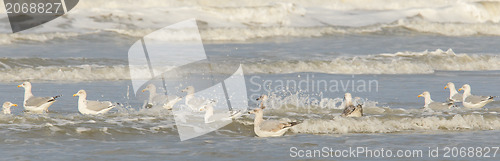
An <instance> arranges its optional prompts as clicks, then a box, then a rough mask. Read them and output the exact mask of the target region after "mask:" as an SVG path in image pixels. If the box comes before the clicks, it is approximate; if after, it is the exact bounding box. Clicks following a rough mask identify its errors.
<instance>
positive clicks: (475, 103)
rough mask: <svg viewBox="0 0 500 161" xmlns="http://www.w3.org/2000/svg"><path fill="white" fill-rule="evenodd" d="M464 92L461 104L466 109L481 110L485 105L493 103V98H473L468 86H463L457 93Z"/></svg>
mask: <svg viewBox="0 0 500 161" xmlns="http://www.w3.org/2000/svg"><path fill="white" fill-rule="evenodd" d="M461 90H464V94H463V96H462V97H463V98H462V104H463V105H464V107H467V108H481V107H483V106H485V105H486V104H488V103H490V102H493V98H494V97H493V96H474V95H472V94H471V88H470V85H468V84H464V85H463V86H462V88H460V89H458V91H461Z"/></svg>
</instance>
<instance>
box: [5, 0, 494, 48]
mask: <svg viewBox="0 0 500 161" xmlns="http://www.w3.org/2000/svg"><path fill="white" fill-rule="evenodd" d="M187 6H189V7H187ZM89 11H92V12H89ZM159 15H161V17H165V18H164V19H158V16H159ZM191 18H196V19H197V20H198V22H199V23H198V25H199V28H200V33H201V35H202V38H203V40H208V41H210V40H212V41H245V40H251V39H256V38H269V37H282V36H293V37H315V36H325V35H332V34H358V33H379V32H384V33H385V32H388V31H389V32H403V33H404V32H405V31H407V30H411V31H414V32H417V33H433V34H440V35H447V36H470V35H500V29H499V23H500V2H495V1H475V0H471V1H461V0H460V1H459V0H457V1H443V2H435V1H430V0H429V1H419V2H412V3H408V2H403V1H394V0H379V1H369V2H367V1H325V0H316V1H307V2H306V1H300V0H297V1H289V2H286V3H274V2H268V1H256V2H253V1H252V2H234V1H226V0H221V1H217V2H199V1H194V2H186V1H180V0H170V1H161V2H158V1H138V2H135V1H127V3H123V1H121V0H110V1H96V0H90V1H82V2H80V4H78V5H77V6H76V7H75V8H74V9H73V10H72V11H70V12H69V13H68V14H66V15H65V16H64V18H58V19H56V20H54V21H51V22H49V23H46V24H44V25H42V26H40V27H37V28H33V29H30V30H27V31H23V32H22V33H16V34H9V33H10V30H7V29H8V26H4V27H1V30H0V32H2V33H3V34H0V38H1V39H0V44H9V43H13V42H16V41H22V40H29V41H42V42H43V41H50V40H53V39H56V38H63V39H66V38H71V37H75V36H80V35H84V34H99V33H102V32H114V33H117V34H121V35H127V36H133V37H142V36H144V35H147V34H149V33H151V32H153V31H155V30H157V29H160V28H163V27H166V26H168V25H171V24H174V23H176V22H180V21H183V20H186V19H191ZM69 26H70V27H69Z"/></svg>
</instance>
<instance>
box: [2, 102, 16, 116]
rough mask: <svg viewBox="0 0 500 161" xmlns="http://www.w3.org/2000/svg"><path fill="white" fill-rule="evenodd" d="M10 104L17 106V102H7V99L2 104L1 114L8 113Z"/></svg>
mask: <svg viewBox="0 0 500 161" xmlns="http://www.w3.org/2000/svg"><path fill="white" fill-rule="evenodd" d="M12 106H17V104H13V103H12V102H9V101H7V102H4V103H3V106H2V107H3V110H2V111H3V114H6V115H10V107H12Z"/></svg>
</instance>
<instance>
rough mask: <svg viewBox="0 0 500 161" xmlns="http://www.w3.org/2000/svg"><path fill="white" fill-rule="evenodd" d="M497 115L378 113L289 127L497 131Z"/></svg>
mask: <svg viewBox="0 0 500 161" xmlns="http://www.w3.org/2000/svg"><path fill="white" fill-rule="evenodd" d="M499 123H500V120H499V117H498V116H497V115H496V114H495V115H486V116H485V115H479V114H464V115H460V114H456V115H453V116H423V117H408V116H381V117H363V118H342V117H337V118H334V119H331V120H324V119H310V120H305V121H304V122H303V123H302V124H299V125H297V126H295V127H293V128H292V131H293V132H295V133H309V134H346V133H395V132H408V131H464V130H471V131H476V130H499V129H500V125H499Z"/></svg>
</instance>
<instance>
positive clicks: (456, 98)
mask: <svg viewBox="0 0 500 161" xmlns="http://www.w3.org/2000/svg"><path fill="white" fill-rule="evenodd" d="M446 88H449V89H450V98H448V100H449V101H452V102H462V95H461V94H460V93H458V92H457V89H456V88H455V84H453V83H452V82H448V84H446V86H444V89H446Z"/></svg>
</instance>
